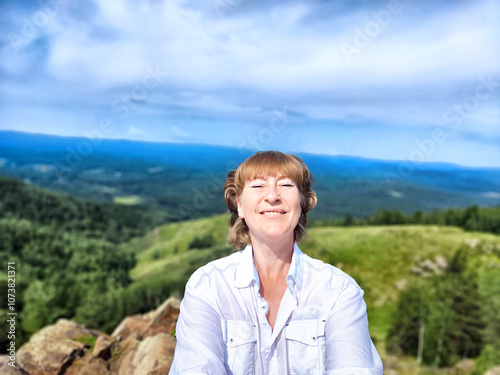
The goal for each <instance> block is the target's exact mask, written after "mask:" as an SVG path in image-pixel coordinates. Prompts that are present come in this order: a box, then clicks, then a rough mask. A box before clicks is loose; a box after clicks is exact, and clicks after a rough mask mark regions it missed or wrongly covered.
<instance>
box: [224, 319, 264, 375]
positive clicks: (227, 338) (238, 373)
mask: <svg viewBox="0 0 500 375" xmlns="http://www.w3.org/2000/svg"><path fill="white" fill-rule="evenodd" d="M221 324H222V337H223V339H224V343H225V347H224V365H225V366H226V372H227V374H231V375H250V374H253V373H254V363H255V346H256V343H257V335H256V328H255V326H254V325H253V323H250V322H246V321H240V320H223V321H222V322H221Z"/></svg>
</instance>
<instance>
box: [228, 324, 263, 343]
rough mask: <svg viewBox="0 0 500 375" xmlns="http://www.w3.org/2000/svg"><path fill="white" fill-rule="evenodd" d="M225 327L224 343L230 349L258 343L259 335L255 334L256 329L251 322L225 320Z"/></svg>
mask: <svg viewBox="0 0 500 375" xmlns="http://www.w3.org/2000/svg"><path fill="white" fill-rule="evenodd" d="M223 325H225V326H226V334H225V336H224V341H225V343H226V345H227V346H229V347H231V346H238V345H243V344H248V343H251V342H255V341H257V335H256V333H255V329H256V327H255V325H254V324H253V323H251V322H246V321H241V320H224V321H223ZM223 329H224V327H223Z"/></svg>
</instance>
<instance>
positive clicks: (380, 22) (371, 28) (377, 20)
mask: <svg viewBox="0 0 500 375" xmlns="http://www.w3.org/2000/svg"><path fill="white" fill-rule="evenodd" d="M409 1H411V0H409ZM409 1H406V2H402V1H400V0H391V1H389V3H388V4H387V6H386V8H385V9H381V10H378V11H376V12H370V15H371V18H372V19H371V20H370V21H368V22H366V23H365V24H364V26H362V27H355V28H354V37H353V39H352V43H347V42H342V43H341V44H340V49H341V51H342V54H343V55H344V57H345V59H346V60H347V62H351V61H352V56H353V55H359V54H360V53H361V52H362V51H363V50H364V49H365V48H367V47H368V46H369V45H370V44H371V43H372V41H373V40H374V39H375V38H377V37H378V36H379V35H380V33H381V32H382V30H383V29H385V28H387V27H388V26H389V25H390V23H391V21H392V17H393V16H395V15H398V14H400V13H401V12H402V11H403V8H404V7H405V5H406V4H407V3H408V2H409Z"/></svg>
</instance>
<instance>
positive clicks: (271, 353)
mask: <svg viewBox="0 0 500 375" xmlns="http://www.w3.org/2000/svg"><path fill="white" fill-rule="evenodd" d="M286 282H287V285H288V288H287V289H286V291H285V294H284V295H283V299H282V300H281V304H280V307H279V310H278V315H277V317H276V323H275V325H274V329H272V328H271V326H270V325H269V322H268V321H267V318H266V314H267V313H268V311H269V306H268V303H267V302H266V300H264V299H263V298H262V297H261V296H260V293H259V291H260V282H259V276H258V274H257V270H256V269H255V265H254V261H253V252H252V247H251V246H247V247H246V248H245V249H244V250H243V251H239V252H237V253H234V254H231V255H229V256H228V257H225V258H222V259H218V260H216V261H213V262H211V263H209V264H207V265H206V266H204V267H201V268H200V269H198V270H197V271H196V272H195V273H194V274H193V275H192V276H191V278H190V279H189V281H188V283H187V285H186V291H185V295H184V298H183V300H182V302H181V310H180V316H179V320H178V322H177V327H176V337H177V345H176V348H175V354H174V361H173V363H172V367H171V369H170V374H173V375H177V374H234V375H239V374H263V375H267V374H280V375H281V374H283V375H284V374H335V375H341V374H342V375H344V374H354V375H357V374H359V375H361V374H363V375H365V374H366V375H382V361H381V360H380V356H379V354H378V352H377V350H376V349H375V346H374V345H373V343H372V340H371V339H370V335H369V333H368V320H367V315H366V304H365V302H364V299H363V290H362V289H361V288H360V287H359V286H358V284H357V283H356V282H355V281H354V280H353V279H352V278H351V277H350V276H348V275H347V274H345V273H344V272H342V271H341V270H339V269H338V268H335V267H334V266H332V265H329V264H325V263H323V262H322V261H320V260H317V259H313V258H311V257H309V256H308V255H306V254H304V253H303V252H302V251H301V250H300V249H299V247H298V246H297V244H295V245H294V252H293V256H292V263H291V265H290V270H289V272H288V275H287V277H286Z"/></svg>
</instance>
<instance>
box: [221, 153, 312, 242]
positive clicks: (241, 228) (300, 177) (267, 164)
mask: <svg viewBox="0 0 500 375" xmlns="http://www.w3.org/2000/svg"><path fill="white" fill-rule="evenodd" d="M277 175H283V176H286V177H288V178H291V179H292V180H293V181H294V182H295V183H296V184H297V187H298V189H299V193H300V198H301V199H300V206H301V208H302V212H301V214H300V218H299V222H298V223H297V226H296V227H295V229H294V233H293V235H294V241H297V242H298V241H300V240H301V239H302V237H304V235H305V233H306V225H307V212H308V211H309V210H311V209H312V208H313V207H314V206H315V205H316V202H317V199H316V193H315V192H314V191H313V190H312V189H311V184H312V180H313V178H312V175H311V172H309V169H308V168H307V166H306V165H305V163H304V162H303V161H302V159H301V158H299V157H298V156H295V155H289V154H284V153H282V152H279V151H259V152H257V153H255V154H253V155H252V156H250V157H249V158H248V159H247V160H245V161H244V162H243V163H241V164H240V166H239V167H238V168H237V169H235V170H232V171H231V172H229V173H228V175H227V179H226V182H225V183H224V199H225V201H226V205H227V207H228V209H229V211H230V212H231V213H232V215H231V218H230V219H229V236H228V241H229V243H230V244H232V245H233V246H234V247H236V248H241V247H242V246H245V245H246V244H251V239H250V231H249V229H248V226H247V224H246V223H245V219H242V218H240V217H239V215H238V203H237V199H238V198H239V196H240V195H241V193H242V191H243V188H244V186H245V184H246V183H247V182H248V181H251V180H253V179H254V178H257V177H262V176H277Z"/></svg>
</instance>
